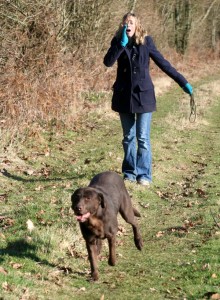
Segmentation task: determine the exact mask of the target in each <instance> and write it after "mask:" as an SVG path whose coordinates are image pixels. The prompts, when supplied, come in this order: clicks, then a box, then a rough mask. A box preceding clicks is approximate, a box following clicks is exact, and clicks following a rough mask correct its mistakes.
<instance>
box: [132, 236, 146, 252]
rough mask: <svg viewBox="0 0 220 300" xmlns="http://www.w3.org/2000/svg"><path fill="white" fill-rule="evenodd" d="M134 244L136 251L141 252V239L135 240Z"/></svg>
mask: <svg viewBox="0 0 220 300" xmlns="http://www.w3.org/2000/svg"><path fill="white" fill-rule="evenodd" d="M134 243H135V246H136V247H137V249H138V250H140V251H141V249H142V248H143V246H144V244H143V240H142V239H141V238H140V239H135V240H134Z"/></svg>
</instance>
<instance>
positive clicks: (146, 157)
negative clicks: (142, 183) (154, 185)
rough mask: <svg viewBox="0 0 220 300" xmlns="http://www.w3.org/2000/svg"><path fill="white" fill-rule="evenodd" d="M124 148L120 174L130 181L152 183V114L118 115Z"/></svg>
mask: <svg viewBox="0 0 220 300" xmlns="http://www.w3.org/2000/svg"><path fill="white" fill-rule="evenodd" d="M119 116H120V120H121V125H122V130H123V140H122V145H123V148H124V160H123V163H122V173H123V174H124V179H129V180H131V181H135V180H140V179H145V180H148V181H149V182H151V181H152V154H151V144H150V127H151V118H152V113H142V114H138V113H137V114H133V113H119Z"/></svg>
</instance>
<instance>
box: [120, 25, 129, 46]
mask: <svg viewBox="0 0 220 300" xmlns="http://www.w3.org/2000/svg"><path fill="white" fill-rule="evenodd" d="M127 27H128V25H127V24H125V25H124V26H123V29H122V36H121V45H122V47H125V46H126V45H127V43H128V36H127V33H126V30H127Z"/></svg>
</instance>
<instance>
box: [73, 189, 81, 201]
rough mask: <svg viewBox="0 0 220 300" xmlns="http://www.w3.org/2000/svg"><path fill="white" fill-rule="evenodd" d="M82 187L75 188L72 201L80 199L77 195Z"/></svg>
mask: <svg viewBox="0 0 220 300" xmlns="http://www.w3.org/2000/svg"><path fill="white" fill-rule="evenodd" d="M79 192H80V189H77V190H75V192H74V193H73V194H72V195H71V202H72V203H73V202H74V201H76V200H77V199H78V197H77V195H78V194H79Z"/></svg>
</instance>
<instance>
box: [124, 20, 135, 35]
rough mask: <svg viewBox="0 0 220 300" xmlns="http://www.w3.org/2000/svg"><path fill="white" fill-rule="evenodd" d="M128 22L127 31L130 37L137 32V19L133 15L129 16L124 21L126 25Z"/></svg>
mask: <svg viewBox="0 0 220 300" xmlns="http://www.w3.org/2000/svg"><path fill="white" fill-rule="evenodd" d="M125 24H127V26H128V27H127V30H126V33H127V36H128V37H129V38H131V37H132V36H133V35H134V33H135V29H136V19H135V17H132V16H129V17H128V18H127V19H126V20H125V21H124V24H123V25H125Z"/></svg>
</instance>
